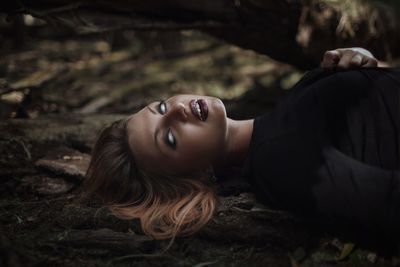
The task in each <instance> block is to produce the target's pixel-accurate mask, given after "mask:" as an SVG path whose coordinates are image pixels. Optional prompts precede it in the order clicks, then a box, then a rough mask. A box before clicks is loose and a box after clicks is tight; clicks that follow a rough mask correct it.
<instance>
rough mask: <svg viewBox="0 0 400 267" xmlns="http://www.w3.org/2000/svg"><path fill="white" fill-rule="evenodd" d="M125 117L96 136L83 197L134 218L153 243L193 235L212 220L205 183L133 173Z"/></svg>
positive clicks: (211, 196) (211, 191)
mask: <svg viewBox="0 0 400 267" xmlns="http://www.w3.org/2000/svg"><path fill="white" fill-rule="evenodd" d="M126 125H127V119H123V120H119V121H116V122H114V123H112V124H111V125H109V126H107V127H106V128H104V129H103V130H102V132H101V133H100V135H99V137H98V139H97V141H96V143H95V146H94V148H93V151H92V158H91V161H90V164H89V168H88V170H87V172H86V177H85V180H84V184H83V185H84V192H85V198H91V197H93V196H97V197H100V198H101V199H102V200H103V202H104V205H105V206H106V207H108V208H109V210H110V211H111V212H112V213H113V214H114V215H115V216H117V217H119V218H121V219H126V220H131V219H135V218H139V219H140V225H141V228H142V231H143V232H144V233H145V234H146V235H148V236H150V237H152V238H154V239H167V238H175V237H176V236H186V235H190V234H193V233H195V232H196V231H198V230H199V229H200V228H202V227H203V226H204V225H205V224H206V223H207V222H208V221H209V220H210V219H211V217H212V216H213V213H214V211H215V209H216V205H217V202H218V198H217V195H216V190H215V187H214V186H213V184H212V183H211V182H208V181H203V180H199V179H193V178H178V177H168V176H163V175H155V174H149V173H146V172H143V171H141V170H139V169H138V168H137V166H136V163H135V160H134V157H133V155H132V153H131V152H130V149H129V145H128V139H127V129H126Z"/></svg>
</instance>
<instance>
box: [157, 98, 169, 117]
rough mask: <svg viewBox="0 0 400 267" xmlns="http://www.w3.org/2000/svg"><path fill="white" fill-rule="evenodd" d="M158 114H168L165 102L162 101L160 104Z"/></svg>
mask: <svg viewBox="0 0 400 267" xmlns="http://www.w3.org/2000/svg"><path fill="white" fill-rule="evenodd" d="M158 112H160V113H161V114H165V112H167V105H166V104H165V101H160V104H158Z"/></svg>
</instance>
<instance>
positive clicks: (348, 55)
mask: <svg viewBox="0 0 400 267" xmlns="http://www.w3.org/2000/svg"><path fill="white" fill-rule="evenodd" d="M356 53H357V52H355V51H349V50H347V51H346V52H344V53H343V55H342V57H341V58H340V61H339V63H338V65H337V68H338V69H348V68H349V67H350V64H351V59H352V58H353V57H354V56H355V55H356Z"/></svg>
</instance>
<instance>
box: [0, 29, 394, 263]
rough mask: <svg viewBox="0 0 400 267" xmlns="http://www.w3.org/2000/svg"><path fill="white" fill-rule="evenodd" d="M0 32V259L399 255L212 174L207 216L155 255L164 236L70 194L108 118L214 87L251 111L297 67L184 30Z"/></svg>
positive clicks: (368, 259) (304, 259) (329, 259)
mask: <svg viewBox="0 0 400 267" xmlns="http://www.w3.org/2000/svg"><path fill="white" fill-rule="evenodd" d="M8 30H9V31H11V30H12V29H11V30H10V29H8ZM3 31H4V29H3ZM3 35H4V36H3V37H4V42H3V43H2V44H1V45H2V51H1V58H0V78H1V79H0V84H1V86H0V118H1V120H2V121H1V122H0V132H1V133H0V178H1V184H2V186H1V188H0V222H1V226H0V257H1V258H0V266H195V267H202V266H274V267H275V266H277V267H278V266H291V267H300V266H301V267H307V266H399V265H400V259H399V258H398V256H400V254H399V255H398V254H397V252H396V251H395V250H394V251H390V252H388V251H387V250H386V249H383V247H385V244H378V245H377V247H379V248H376V249H371V248H365V247H364V246H361V245H360V244H358V243H354V242H353V241H351V240H347V239H346V238H345V237H344V238H343V237H339V236H340V235H333V234H330V233H327V232H325V231H324V230H321V229H318V227H315V225H314V226H313V225H310V224H307V223H305V222H304V221H302V220H301V219H299V218H296V217H294V216H292V215H290V214H287V213H285V212H281V211H273V210H270V209H268V208H267V207H265V206H262V205H261V204H259V203H258V202H257V201H256V200H255V199H254V196H253V194H252V193H251V190H250V189H249V188H248V187H246V186H244V185H240V184H233V185H229V184H221V185H220V191H219V192H220V196H221V206H220V207H219V208H218V212H217V214H216V215H215V217H214V218H213V220H212V221H211V222H210V224H209V225H207V226H206V227H205V228H204V229H203V230H201V231H200V232H199V233H197V234H195V235H193V236H190V237H181V238H177V239H176V241H175V243H174V244H173V245H172V247H171V248H170V249H169V250H168V251H166V252H164V253H160V251H162V249H163V248H164V247H165V246H166V245H167V244H168V241H154V240H151V239H149V238H146V237H144V236H143V235H141V234H140V229H138V225H137V222H128V221H122V220H119V219H116V218H115V217H113V216H111V215H109V214H108V213H107V211H106V210H104V209H101V207H100V206H99V205H98V204H97V203H86V204H82V203H80V202H79V196H80V193H81V191H80V184H81V181H82V179H83V176H84V172H85V169H86V167H87V163H88V160H89V157H90V148H91V146H92V145H93V142H94V139H95V137H96V134H97V133H98V132H99V130H100V129H101V128H102V127H103V126H104V125H105V124H107V123H109V122H111V121H113V120H115V119H118V118H122V117H124V116H126V115H127V114H130V113H132V112H135V111H137V110H138V109H140V108H141V107H143V106H144V105H145V104H146V103H148V102H150V101H152V100H158V99H162V98H166V97H168V96H171V95H173V94H177V93H191V94H207V95H214V96H217V97H220V98H221V99H223V100H224V102H225V104H226V107H227V112H228V115H229V116H230V117H233V118H238V119H241V118H249V117H252V116H256V115H259V114H262V113H263V112H265V111H267V110H270V109H271V108H272V107H273V106H274V105H275V103H276V102H277V101H278V100H279V98H280V97H282V96H283V95H284V94H285V92H286V91H287V89H289V88H290V87H291V86H292V85H293V84H294V83H295V82H296V81H297V80H298V79H299V78H300V77H301V75H302V74H303V73H302V72H299V71H297V70H295V69H294V68H292V67H291V66H288V65H285V64H282V63H278V62H275V61H273V60H271V59H269V58H268V57H266V56H261V55H257V54H256V53H254V52H252V51H246V50H242V49H239V48H237V47H234V46H230V45H227V44H225V43H222V42H220V41H218V40H215V39H212V38H210V37H208V36H205V35H202V34H199V33H195V32H192V31H186V32H181V33H176V32H170V33H157V32H150V33H134V32H129V31H126V32H118V33H113V34H111V33H109V34H104V35H102V36H98V35H97V36H91V35H86V36H76V35H75V34H73V33H71V32H68V31H67V30H65V29H63V28H61V29H59V30H58V29H54V28H51V29H49V27H47V26H43V25H36V26H35V27H31V28H30V29H29V31H28V33H25V36H24V38H23V40H17V41H16V40H15V39H14V40H13V39H12V38H11V35H7V34H3ZM18 42H21V43H18ZM15 47H18V48H15Z"/></svg>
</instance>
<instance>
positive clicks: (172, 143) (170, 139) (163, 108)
mask: <svg viewBox="0 0 400 267" xmlns="http://www.w3.org/2000/svg"><path fill="white" fill-rule="evenodd" d="M158 112H160V114H165V113H166V112H167V105H166V103H165V101H164V100H162V101H160V103H159V104H158ZM165 142H166V143H167V145H168V146H169V147H171V148H172V149H176V139H175V137H174V135H173V134H172V131H171V129H170V128H169V129H168V130H167V132H166V134H165Z"/></svg>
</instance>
